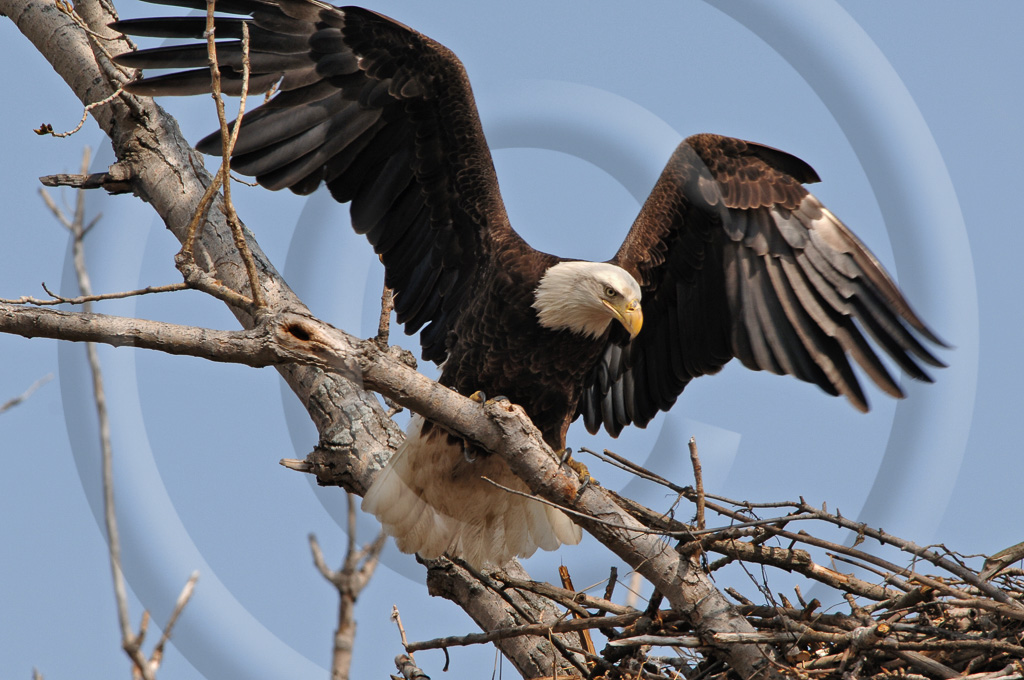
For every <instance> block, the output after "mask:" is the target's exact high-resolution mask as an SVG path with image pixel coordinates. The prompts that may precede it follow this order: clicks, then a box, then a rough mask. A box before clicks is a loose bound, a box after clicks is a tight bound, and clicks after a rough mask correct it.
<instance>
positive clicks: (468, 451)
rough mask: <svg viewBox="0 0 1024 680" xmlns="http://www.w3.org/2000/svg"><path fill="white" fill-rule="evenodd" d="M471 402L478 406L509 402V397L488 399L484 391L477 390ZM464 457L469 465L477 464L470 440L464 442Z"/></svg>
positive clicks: (472, 395) (471, 396)
mask: <svg viewBox="0 0 1024 680" xmlns="http://www.w3.org/2000/svg"><path fill="white" fill-rule="evenodd" d="M469 398H470V400H471V401H475V402H476V403H478V404H481V405H483V404H489V403H493V402H496V401H508V397H501V396H498V397H495V398H494V399H488V398H487V394H486V393H485V392H484V391H483V390H477V391H476V392H474V393H473V394H471V395H469ZM462 457H463V458H465V459H466V462H467V463H473V462H476V454H475V453H474V452H473V445H472V444H470V443H469V440H468V439H463V440H462Z"/></svg>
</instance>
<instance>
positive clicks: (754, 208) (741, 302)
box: [580, 134, 944, 435]
mask: <svg viewBox="0 0 1024 680" xmlns="http://www.w3.org/2000/svg"><path fill="white" fill-rule="evenodd" d="M817 181H818V176H817V175H816V174H815V172H814V170H813V169H811V167H810V166H809V165H807V164H806V163H804V162H803V161H801V160H800V159H798V158H796V157H794V156H791V155H789V154H787V153H784V152H782V151H779V150H777V149H772V148H770V147H766V146H762V145H759V144H753V143H751V142H744V141H742V140H738V139H731V138H728V137H720V136H717V135H706V134H705V135H696V136H694V137H690V138H689V139H687V140H685V141H684V142H683V143H682V144H680V145H679V147H678V148H677V149H676V151H675V153H674V154H673V155H672V158H671V159H670V160H669V162H668V165H667V166H666V168H665V170H664V172H663V173H662V175H661V177H660V179H659V180H658V182H657V184H656V185H655V187H654V190H653V191H652V192H651V195H650V197H649V198H648V199H647V202H646V203H645V204H644V206H643V209H642V210H641V212H640V215H639V216H638V217H637V219H636V222H635V223H634V224H633V227H632V229H631V230H630V232H629V235H628V236H627V238H626V240H625V242H624V243H623V244H622V247H621V248H620V249H619V252H618V253H617V254H616V256H615V258H614V259H613V260H612V262H614V263H616V264H618V265H620V266H622V267H623V268H624V269H626V270H627V271H629V272H630V273H632V274H633V275H634V276H635V277H636V279H637V281H639V282H640V284H641V287H642V289H643V309H644V328H643V331H641V333H640V334H639V335H638V336H637V337H636V338H635V339H634V340H633V342H632V343H629V344H621V343H615V342H612V343H609V345H608V346H607V347H606V350H605V353H604V357H603V360H602V361H601V363H600V364H599V365H598V366H597V367H596V369H595V370H594V372H593V374H592V375H591V378H590V381H589V382H588V387H587V391H586V393H585V395H584V398H583V399H582V401H581V404H580V412H581V413H582V414H583V416H584V420H585V422H586V425H587V428H588V429H589V430H590V431H591V432H596V431H597V429H598V428H599V427H600V426H601V425H602V424H604V426H605V428H606V429H607V430H608V431H609V432H610V433H612V434H613V435H616V434H618V433H619V431H621V429H622V427H623V426H625V425H628V424H630V423H636V424H637V425H640V426H643V425H646V424H647V422H648V421H650V419H651V418H653V417H654V416H655V415H656V414H657V412H658V411H664V410H668V408H669V407H671V406H672V404H673V403H675V400H676V398H677V397H678V396H679V394H680V393H681V392H682V391H683V388H685V387H686V385H687V384H688V383H689V382H690V380H692V379H693V378H696V377H697V376H701V375H705V374H710V373H716V372H718V371H719V370H720V369H721V368H722V366H724V365H725V364H726V363H727V362H728V361H729V360H730V359H732V358H733V357H736V358H738V359H739V360H740V361H741V362H743V364H744V365H745V366H747V367H748V368H751V369H754V370H765V371H771V372H772V373H778V374H789V375H793V376H796V377H797V378H800V379H801V380H805V381H807V382H811V383H814V384H816V385H818V386H819V387H821V388H822V389H823V390H825V391H826V392H828V393H829V394H832V395H838V394H841V395H843V396H845V397H846V398H847V399H849V400H850V402H851V403H852V404H853V405H854V406H856V407H857V408H858V409H860V410H862V411H866V410H867V408H868V405H867V400H866V398H865V396H864V392H863V391H862V389H861V386H860V384H859V382H858V380H857V376H856V375H855V374H854V371H853V369H852V367H851V360H852V362H853V363H856V364H858V365H859V366H860V367H861V369H863V371H864V372H865V373H866V374H867V376H868V377H869V378H871V380H872V381H873V382H874V383H875V384H876V385H878V386H879V387H880V388H881V389H882V390H883V391H885V392H886V393H888V394H890V395H892V396H894V397H902V396H903V393H902V391H901V390H900V388H899V386H898V385H897V384H896V382H895V381H894V380H893V378H892V376H891V375H890V374H889V372H888V371H887V370H886V368H885V366H884V365H883V364H882V362H881V361H880V360H879V357H878V354H877V353H876V348H881V349H882V350H883V351H884V352H885V353H886V354H888V355H889V356H890V357H891V358H892V359H893V360H894V361H895V362H896V364H897V365H898V366H899V367H900V368H901V369H902V370H903V371H904V372H906V373H907V374H908V375H910V376H912V377H914V378H917V379H920V380H929V381H930V378H929V377H928V375H927V374H926V373H925V372H924V370H922V368H921V366H920V365H919V363H918V362H924V363H926V364H929V365H932V366H942V365H943V364H942V362H940V361H939V360H938V359H936V358H935V357H934V356H932V354H931V353H930V352H929V351H928V350H927V349H926V348H925V347H924V345H923V344H922V342H921V341H920V340H919V339H918V337H917V335H920V336H921V337H923V338H925V339H926V340H927V341H929V342H932V343H935V344H937V345H940V346H944V345H943V343H942V341H941V340H939V339H938V338H937V337H936V336H935V334H934V333H932V332H931V331H930V330H929V329H928V328H927V327H926V326H925V325H924V323H922V322H921V320H920V319H919V318H918V317H917V315H916V314H915V313H914V312H913V310H912V309H911V308H910V305H909V304H908V303H907V301H906V300H905V299H904V298H903V295H902V293H901V292H900V291H899V289H898V288H897V287H896V285H895V283H893V281H892V279H891V278H890V277H889V275H888V274H887V273H886V272H885V270H884V269H883V268H882V266H881V264H880V263H879V262H878V260H877V259H876V258H875V256H874V255H872V254H871V252H870V251H868V249H867V248H866V247H865V246H864V244H863V243H861V242H860V240H859V239H858V238H857V237H856V236H854V235H853V233H851V232H850V230H849V229H847V227H846V225H844V224H843V223H842V222H840V221H839V219H838V218H836V216H835V215H833V214H832V213H831V212H829V210H828V209H827V208H825V207H824V206H823V205H822V204H821V203H820V202H819V201H818V199H817V198H815V197H814V196H813V195H811V194H810V193H808V192H807V190H806V189H805V188H804V187H803V183H811V182H817ZM915 333H916V334H917V335H915ZM865 335H867V336H868V337H870V338H871V339H872V340H873V341H874V345H872V343H869V342H868V340H867V339H866V338H865Z"/></svg>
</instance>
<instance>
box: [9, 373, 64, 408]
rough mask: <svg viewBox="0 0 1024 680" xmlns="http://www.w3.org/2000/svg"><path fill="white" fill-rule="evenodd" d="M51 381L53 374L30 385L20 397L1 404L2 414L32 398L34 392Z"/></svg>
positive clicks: (48, 374)
mask: <svg viewBox="0 0 1024 680" xmlns="http://www.w3.org/2000/svg"><path fill="white" fill-rule="evenodd" d="M51 380H53V373H47V374H46V375H44V376H43V377H42V378H40V379H39V380H37V381H35V382H34V383H32V384H31V385H29V387H28V389H27V390H25V391H24V392H22V393H21V394H19V395H18V396H16V397H13V398H11V399H8V400H7V401H5V402H4V403H3V404H0V413H3V412H4V411H9V410H11V409H12V408H14V407H15V406H17V405H18V404H20V403H22V402H23V401H25V400H26V399H28V398H29V397H31V396H32V393H33V392H35V391H36V390H38V389H39V388H40V387H42V386H43V385H45V384H46V383H48V382H50V381H51Z"/></svg>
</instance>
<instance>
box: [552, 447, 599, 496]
mask: <svg viewBox="0 0 1024 680" xmlns="http://www.w3.org/2000/svg"><path fill="white" fill-rule="evenodd" d="M555 453H556V454H557V455H558V463H559V465H568V466H569V467H570V468H571V469H572V470H573V471H574V472H575V473H576V474H577V475H579V476H580V479H581V480H582V481H583V487H581V489H580V491H582V490H583V489H585V488H586V487H587V485H588V484H591V483H594V484H596V483H597V480H596V479H594V478H593V477H592V476H591V474H590V470H588V469H587V466H586V465H584V464H583V463H581V462H580V461H578V460H576V459H575V458H573V457H572V449H571V448H569V447H568V446H567V447H565V448H564V449H562V450H561V451H556V452H555Z"/></svg>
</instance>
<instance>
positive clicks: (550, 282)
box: [533, 262, 644, 339]
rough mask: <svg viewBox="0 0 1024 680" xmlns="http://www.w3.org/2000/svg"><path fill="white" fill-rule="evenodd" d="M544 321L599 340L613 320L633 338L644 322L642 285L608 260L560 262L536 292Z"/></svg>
mask: <svg viewBox="0 0 1024 680" xmlns="http://www.w3.org/2000/svg"><path fill="white" fill-rule="evenodd" d="M533 308H534V309H536V310H537V317H538V318H539V319H540V324H541V325H542V326H544V327H545V328H550V329H552V330H562V329H566V330H570V331H572V332H574V333H579V334H581V335H586V336H588V337H591V338H594V339H597V338H599V337H601V336H602V335H603V334H604V332H605V331H606V330H607V329H608V324H609V323H611V321H612V319H616V320H617V321H619V323H621V324H622V325H623V326H624V327H625V328H626V330H627V331H629V335H630V337H636V334H637V333H639V332H640V326H641V325H642V324H643V320H644V315H643V311H642V310H641V309H640V284H638V283H637V282H636V279H634V278H633V277H632V276H630V274H629V272H627V271H626V270H625V269H623V268H622V267H618V266H616V265H614V264H607V263H605V262H559V263H558V264H556V265H555V266H553V267H551V268H550V269H548V270H547V271H546V272H545V273H544V276H543V277H542V278H541V280H540V284H539V285H538V286H537V290H536V292H535V293H534V301H533Z"/></svg>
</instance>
